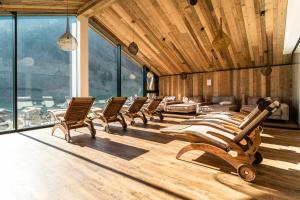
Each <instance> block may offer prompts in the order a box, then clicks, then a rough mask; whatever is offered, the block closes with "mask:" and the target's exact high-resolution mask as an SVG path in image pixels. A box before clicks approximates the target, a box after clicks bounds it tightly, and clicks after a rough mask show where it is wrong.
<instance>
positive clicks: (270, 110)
mask: <svg viewBox="0 0 300 200" xmlns="http://www.w3.org/2000/svg"><path fill="white" fill-rule="evenodd" d="M279 106H280V103H279V102H278V101H274V102H273V103H271V104H270V105H269V106H268V107H267V108H266V109H265V110H264V111H263V112H261V113H260V114H259V115H258V116H257V118H255V119H254V120H253V121H252V122H251V123H249V124H248V125H247V126H246V127H245V128H244V129H243V130H241V131H240V132H239V133H238V134H237V135H236V136H235V137H234V138H233V141H234V142H236V143H238V142H240V141H241V140H242V139H244V138H245V137H246V136H248V135H249V134H250V133H251V132H252V131H253V130H254V129H255V128H257V127H258V126H259V125H260V124H261V123H262V122H263V121H264V120H265V119H266V118H268V117H269V116H270V115H271V114H272V113H274V112H275V111H276V110H277V109H278V108H279Z"/></svg>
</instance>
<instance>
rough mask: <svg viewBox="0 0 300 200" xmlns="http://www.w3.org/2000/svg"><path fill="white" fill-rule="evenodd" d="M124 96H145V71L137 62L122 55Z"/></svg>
mask: <svg viewBox="0 0 300 200" xmlns="http://www.w3.org/2000/svg"><path fill="white" fill-rule="evenodd" d="M121 63H122V68H121V72H122V76H121V77H122V78H121V80H122V81H121V85H122V96H127V97H133V96H143V69H142V66H140V65H139V64H138V63H137V62H135V61H133V60H132V59H130V58H129V57H128V56H127V55H126V54H124V53H122V58H121Z"/></svg>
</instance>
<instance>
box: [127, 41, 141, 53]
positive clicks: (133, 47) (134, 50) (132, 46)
mask: <svg viewBox="0 0 300 200" xmlns="http://www.w3.org/2000/svg"><path fill="white" fill-rule="evenodd" d="M128 51H129V52H130V53H131V54H133V55H136V54H137V53H138V52H139V47H138V45H137V44H136V43H135V42H131V43H130V44H129V46H128Z"/></svg>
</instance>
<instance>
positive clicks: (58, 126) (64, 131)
mask: <svg viewBox="0 0 300 200" xmlns="http://www.w3.org/2000/svg"><path fill="white" fill-rule="evenodd" d="M56 129H60V130H61V131H62V132H63V133H64V134H65V135H67V134H68V130H67V128H66V127H64V126H63V125H62V124H56V125H55V126H53V128H52V132H51V135H54V132H55V131H56Z"/></svg>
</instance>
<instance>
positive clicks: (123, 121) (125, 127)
mask: <svg viewBox="0 0 300 200" xmlns="http://www.w3.org/2000/svg"><path fill="white" fill-rule="evenodd" d="M119 115H120V120H119V122H120V123H121V125H122V127H123V130H125V131H126V129H127V124H126V121H125V119H124V117H123V115H122V114H121V113H120V114H119Z"/></svg>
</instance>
